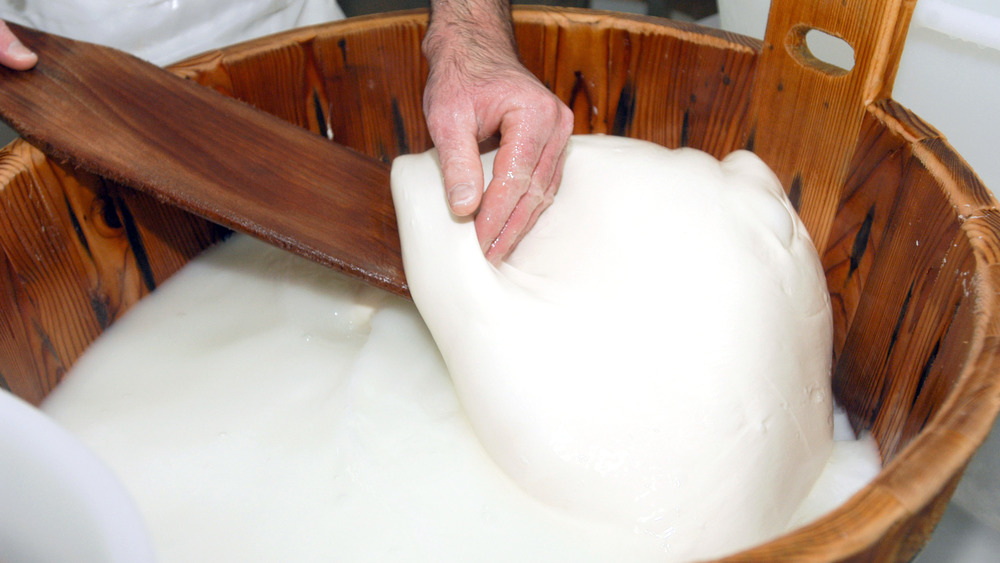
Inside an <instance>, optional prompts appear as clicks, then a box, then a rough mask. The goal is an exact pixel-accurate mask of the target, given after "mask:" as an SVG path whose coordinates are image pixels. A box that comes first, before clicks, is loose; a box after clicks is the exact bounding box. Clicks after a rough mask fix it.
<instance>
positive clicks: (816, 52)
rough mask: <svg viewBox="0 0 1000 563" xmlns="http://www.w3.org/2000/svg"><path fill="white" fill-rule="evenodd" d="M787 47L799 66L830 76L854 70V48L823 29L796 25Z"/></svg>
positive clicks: (791, 31)
mask: <svg viewBox="0 0 1000 563" xmlns="http://www.w3.org/2000/svg"><path fill="white" fill-rule="evenodd" d="M786 47H787V49H788V52H789V53H791V55H792V57H794V58H795V60H797V61H798V62H799V64H801V65H803V66H805V67H807V68H811V69H813V70H816V71H819V72H822V73H824V74H828V75H830V76H844V75H846V74H848V73H850V72H851V70H852V69H853V68H854V48H852V47H851V45H850V44H849V43H848V42H847V41H844V40H843V39H841V38H840V37H837V36H835V35H833V34H831V33H828V32H826V31H823V30H822V29H816V28H813V27H809V26H807V25H805V24H799V25H796V26H794V27H792V29H791V30H790V31H789V32H788V38H787V40H786Z"/></svg>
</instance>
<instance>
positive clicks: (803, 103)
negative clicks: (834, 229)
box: [745, 0, 914, 251]
mask: <svg viewBox="0 0 1000 563" xmlns="http://www.w3.org/2000/svg"><path fill="white" fill-rule="evenodd" d="M913 5H914V1H913V0H874V1H873V0H844V1H842V2H800V1H799V0H774V1H773V2H772V4H771V6H772V9H771V11H770V15H769V19H768V26H767V31H766V34H765V37H764V45H763V49H762V51H761V62H760V70H759V72H758V73H757V76H756V77H755V79H754V89H753V93H752V95H751V100H750V104H751V105H750V119H749V123H748V127H747V129H746V131H745V138H746V144H747V145H748V146H752V147H753V150H754V152H757V153H758V154H760V155H761V156H762V157H763V158H764V160H765V161H766V162H768V164H770V165H771V167H772V168H773V169H774V170H775V172H776V173H777V174H778V177H779V178H780V179H781V181H782V183H783V184H784V186H785V189H786V191H788V192H789V194H790V196H791V197H792V201H793V202H794V203H795V204H796V208H797V209H798V211H799V213H800V215H801V216H802V220H803V221H804V222H805V224H806V226H807V227H808V228H809V231H810V233H811V234H812V236H813V241H814V242H815V243H816V246H817V247H818V248H819V249H820V250H821V251H823V250H825V249H826V245H827V239H828V236H829V231H828V229H829V227H830V224H831V219H832V218H833V215H834V213H835V212H836V207H837V203H838V201H839V195H840V194H839V193H838V190H839V188H840V187H841V186H842V185H843V183H844V178H845V177H846V176H847V174H848V164H849V162H850V158H851V155H852V154H853V152H854V143H855V141H856V139H857V138H858V132H859V130H860V127H861V123H862V121H863V119H864V115H865V108H866V107H867V106H868V104H870V103H872V102H874V101H877V100H879V99H882V98H883V97H886V96H887V93H888V92H889V91H891V87H892V80H893V78H894V77H895V69H896V68H897V66H898V63H899V56H900V54H901V53H902V49H901V48H899V47H900V46H901V38H902V37H905V32H906V29H907V26H908V25H909V20H910V17H911V15H912V11H913ZM813 29H816V30H820V31H823V32H826V33H828V34H830V35H833V36H836V37H839V38H841V39H843V40H845V41H846V42H847V43H848V44H849V45H851V47H853V49H854V61H855V63H854V68H853V69H851V70H850V72H845V71H841V70H839V69H836V68H834V67H831V66H830V65H828V64H826V63H824V62H822V61H819V60H818V59H816V58H815V57H814V56H813V55H812V53H811V52H810V51H809V49H808V46H807V44H806V40H805V35H806V33H807V32H808V31H809V30H813Z"/></svg>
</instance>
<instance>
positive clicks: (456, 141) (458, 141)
mask: <svg viewBox="0 0 1000 563" xmlns="http://www.w3.org/2000/svg"><path fill="white" fill-rule="evenodd" d="M436 146H437V150H438V158H439V159H440V161H441V174H442V176H443V177H444V191H445V194H446V195H447V197H448V205H449V206H450V207H451V211H452V213H454V214H455V215H459V216H466V215H471V214H473V213H475V212H476V209H478V208H479V202H480V201H481V200H482V198H483V164H482V161H481V160H480V157H479V143H478V142H477V141H476V137H475V136H474V135H471V134H460V133H457V132H455V131H451V132H448V133H445V134H444V135H442V136H441V139H440V142H437V143H436Z"/></svg>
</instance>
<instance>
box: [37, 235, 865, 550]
mask: <svg viewBox="0 0 1000 563" xmlns="http://www.w3.org/2000/svg"><path fill="white" fill-rule="evenodd" d="M43 408H44V410H45V411H46V412H47V413H48V414H50V415H51V416H53V417H54V418H55V419H56V420H57V421H58V422H59V423H61V424H62V425H63V426H64V427H66V428H68V429H69V430H70V431H71V432H72V433H73V434H75V435H76V436H78V437H79V438H80V439H82V440H83V441H84V442H85V443H86V444H87V445H89V446H90V447H91V448H92V449H93V450H95V451H96V452H97V454H98V455H99V456H100V457H101V458H103V459H104V460H105V462H106V463H108V464H109V465H110V466H111V467H112V468H113V469H114V471H115V472H117V474H118V475H119V476H120V478H121V479H122V480H123V481H124V483H125V485H126V488H127V489H128V491H129V492H130V493H131V494H132V496H133V497H134V498H135V500H136V502H137V504H138V505H139V508H140V511H141V513H142V516H143V518H144V519H145V521H146V524H147V526H148V528H149V529H150V530H151V533H152V535H153V542H154V547H155V548H156V550H157V552H158V556H159V558H160V560H161V561H164V562H171V561H178V562H189V561H333V560H336V561H385V560H396V561H428V562H430V561H498V562H499V561H661V560H662V559H663V557H662V553H658V550H657V547H656V543H655V542H649V541H648V539H647V538H644V537H642V536H637V535H631V534H626V535H615V534H614V533H611V532H605V531H602V530H599V529H597V528H594V527H591V526H588V525H584V524H582V523H580V522H577V521H574V520H573V519H572V518H570V517H568V516H566V515H564V514H561V513H559V512H557V511H555V510H553V509H550V508H548V507H547V506H545V505H542V504H541V503H539V502H537V501H535V500H534V499H532V498H530V497H528V496H527V495H525V494H524V493H523V492H521V490H520V489H519V488H517V487H516V486H514V485H513V484H512V483H511V482H510V481H509V480H508V479H507V477H506V476H505V475H504V474H503V473H502V472H501V471H500V470H499V468H497V467H496V466H495V465H494V463H493V462H492V460H491V459H490V458H489V457H488V456H487V455H486V453H485V452H484V451H483V450H482V448H481V446H480V445H479V442H478V441H477V440H476V437H475V436H474V434H473V432H472V430H471V428H470V427H469V425H468V423H467V421H466V419H465V416H464V414H463V412H462V410H461V408H460V406H459V404H458V402H457V400H456V398H455V394H454V391H453V389H452V386H451V383H450V381H449V379H448V375H447V373H446V371H445V368H444V365H443V363H442V361H441V359H440V357H439V355H438V353H437V351H436V349H435V348H434V346H433V343H432V341H431V337H430V335H429V334H428V333H427V330H426V329H425V327H424V326H423V323H422V322H421V321H420V319H419V317H418V315H417V313H416V311H415V309H414V308H413V306H412V305H411V304H410V303H408V302H406V301H404V300H401V299H398V298H395V297H393V296H390V295H387V294H384V293H382V292H378V291H376V290H371V289H369V288H365V287H363V286H361V285H359V284H356V283H354V282H352V281H348V280H345V279H343V278H341V277H340V276H339V275H337V274H335V273H333V272H330V271H328V270H326V269H324V268H322V267H319V266H316V265H314V264H311V263H308V262H306V261H304V260H302V259H300V258H298V257H295V256H292V255H289V254H286V253H284V252H282V251H279V250H276V249H274V248H271V247H268V246H266V245H264V244H262V243H259V242H257V241H254V240H252V239H249V238H245V237H241V236H235V237H234V238H233V240H231V241H229V242H226V243H224V244H222V245H220V246H218V247H216V248H214V249H210V250H209V251H207V252H206V253H205V254H204V255H203V256H201V257H199V258H198V259H196V260H194V261H193V262H192V263H191V264H189V265H188V266H187V267H185V268H184V269H183V270H182V271H181V272H179V273H178V274H177V275H175V276H174V277H173V278H171V279H170V280H169V281H168V282H167V283H166V284H164V285H163V286H162V287H160V288H159V289H157V291H156V292H155V293H153V294H152V295H151V296H149V297H147V298H146V299H144V300H143V301H142V302H140V303H139V304H138V305H137V306H135V307H134V308H133V309H132V310H130V311H129V313H128V314H127V315H126V316H125V317H124V318H123V319H121V320H120V321H119V322H118V323H116V324H115V325H114V326H113V327H112V328H111V329H110V330H109V331H108V332H107V333H106V334H105V336H103V337H102V338H101V339H99V340H98V341H97V342H96V343H95V344H94V345H93V346H92V347H91V348H90V349H89V350H88V351H87V353H86V354H85V355H84V357H83V358H81V360H80V361H79V362H78V364H77V366H76V367H75V368H74V370H73V372H72V373H71V374H70V376H69V377H67V379H66V380H65V381H64V382H63V383H62V384H61V385H60V386H59V387H58V388H57V389H56V390H55V392H53V393H52V395H51V396H50V397H49V398H48V399H47V400H46V402H45V404H44V405H43ZM845 443H846V444H848V445H855V444H857V443H855V442H851V441H848V442H845ZM864 443H865V442H861V444H864ZM838 446H839V443H838ZM855 447H856V446H855ZM863 447H864V446H863ZM867 448H868V451H866V452H865V454H866V455H858V456H854V457H850V456H849V457H850V458H849V459H841V458H839V457H838V456H836V454H835V455H834V456H833V459H836V460H839V461H838V463H840V464H842V465H841V466H840V467H831V468H828V470H827V473H832V474H839V475H848V476H850V475H854V478H853V480H852V481H851V482H850V483H846V484H845V483H839V484H836V487H839V489H836V490H834V489H824V490H822V491H818V492H819V493H820V494H821V495H822V496H824V497H826V498H825V500H822V499H821V501H820V503H819V504H820V506H816V507H815V508H814V510H816V513H819V512H821V511H824V510H826V509H829V508H832V507H834V506H836V504H838V503H839V502H840V501H841V500H842V499H843V498H846V497H847V496H849V495H850V494H851V493H852V492H853V490H856V489H857V488H859V487H860V486H862V485H863V484H864V482H866V481H867V480H868V479H869V478H870V476H872V475H874V472H877V470H878V469H877V462H878V460H877V454H875V457H874V459H873V458H872V454H873V452H872V451H871V446H870V442H868V446H867ZM836 451H837V450H836V448H835V452H836ZM873 464H875V465H874V466H873ZM859 468H860V469H861V473H860V474H858V469H859ZM821 483H822V478H821ZM818 488H821V487H818ZM816 492H817V491H814V495H813V496H816V495H815V493H816Z"/></svg>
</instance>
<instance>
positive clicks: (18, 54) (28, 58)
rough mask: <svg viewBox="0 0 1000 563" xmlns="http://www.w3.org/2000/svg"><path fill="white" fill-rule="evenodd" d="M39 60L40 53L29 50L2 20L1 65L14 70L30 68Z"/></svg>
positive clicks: (0, 40) (0, 28) (0, 21)
mask: <svg viewBox="0 0 1000 563" xmlns="http://www.w3.org/2000/svg"><path fill="white" fill-rule="evenodd" d="M37 62H38V55H36V54H35V53H32V52H31V51H29V50H28V48H27V47H25V46H24V44H22V43H21V41H20V40H19V39H18V38H17V37H16V36H15V35H14V33H13V32H12V31H11V30H10V28H9V27H7V23H6V22H4V21H3V20H0V65H3V66H5V67H8V68H12V69H14V70H28V69H29V68H31V67H33V66H35V63H37Z"/></svg>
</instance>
